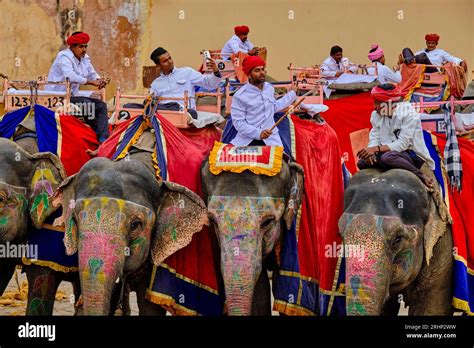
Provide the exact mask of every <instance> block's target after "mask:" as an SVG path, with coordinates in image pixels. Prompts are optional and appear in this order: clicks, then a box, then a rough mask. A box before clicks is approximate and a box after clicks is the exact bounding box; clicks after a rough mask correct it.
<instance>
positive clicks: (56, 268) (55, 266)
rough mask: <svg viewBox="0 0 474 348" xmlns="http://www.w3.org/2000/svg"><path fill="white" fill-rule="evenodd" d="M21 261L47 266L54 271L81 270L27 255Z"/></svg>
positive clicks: (27, 263)
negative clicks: (28, 257) (27, 256)
mask: <svg viewBox="0 0 474 348" xmlns="http://www.w3.org/2000/svg"><path fill="white" fill-rule="evenodd" d="M21 261H22V262H23V264H25V265H38V266H45V267H49V268H51V269H52V270H54V271H57V272H63V273H68V272H77V271H78V270H79V269H78V268H77V267H66V266H62V265H60V264H58V263H56V262H52V261H42V260H31V259H27V258H25V257H22V259H21Z"/></svg>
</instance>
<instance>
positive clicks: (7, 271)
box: [0, 259, 17, 296]
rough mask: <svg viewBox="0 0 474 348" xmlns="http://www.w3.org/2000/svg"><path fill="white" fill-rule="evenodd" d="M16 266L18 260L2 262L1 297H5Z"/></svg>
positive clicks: (0, 275) (0, 271)
mask: <svg viewBox="0 0 474 348" xmlns="http://www.w3.org/2000/svg"><path fill="white" fill-rule="evenodd" d="M16 264H17V262H16V260H12V259H5V260H4V261H2V262H0V296H1V295H3V292H4V291H5V289H6V288H7V286H8V283H10V280H11V279H12V276H13V273H14V272H15V267H16Z"/></svg>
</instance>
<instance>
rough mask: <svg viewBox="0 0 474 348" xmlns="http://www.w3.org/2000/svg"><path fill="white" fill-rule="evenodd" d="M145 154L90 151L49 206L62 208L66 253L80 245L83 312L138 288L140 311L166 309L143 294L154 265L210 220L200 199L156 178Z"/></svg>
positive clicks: (108, 305) (105, 310)
mask: <svg viewBox="0 0 474 348" xmlns="http://www.w3.org/2000/svg"><path fill="white" fill-rule="evenodd" d="M149 158H150V156H149V154H147V153H144V152H137V153H132V154H130V156H129V157H128V158H127V159H124V160H121V161H116V162H115V161H112V160H110V159H107V158H95V159H92V160H91V161H89V162H87V163H86V164H85V165H84V166H83V167H82V169H81V170H80V171H79V172H78V173H77V174H76V175H74V176H71V177H69V178H67V179H66V180H65V181H64V182H63V183H62V184H61V186H60V187H59V189H58V190H57V192H56V194H55V198H54V202H53V205H55V206H62V207H63V216H62V217H61V220H62V221H64V223H65V229H66V232H65V239H64V242H65V245H66V250H67V253H68V254H71V253H74V252H76V251H77V252H78V257H79V275H80V283H81V291H82V299H83V314H84V315H110V314H113V308H114V305H115V304H116V303H117V302H118V299H119V298H120V294H121V293H122V292H123V289H124V288H125V287H127V286H128V285H129V286H130V289H131V290H132V291H136V292H137V300H138V307H139V311H140V313H139V314H140V315H164V314H165V313H166V311H165V310H164V309H163V308H162V307H161V306H159V305H156V304H153V303H151V302H148V301H147V300H145V291H146V286H147V285H148V283H149V276H150V273H151V269H152V266H153V264H154V265H159V264H160V263H161V262H162V261H163V260H164V259H165V258H167V257H168V256H170V255H172V254H173V253H174V252H176V251H178V250H179V249H181V248H183V247H185V246H186V245H187V244H189V243H190V242H191V239H192V236H193V234H194V233H197V232H199V231H201V229H202V227H203V226H204V225H205V224H208V219H207V213H206V206H205V204H204V202H203V201H202V199H201V198H200V197H199V196H198V195H196V194H195V193H193V192H191V191H190V190H188V189H187V188H185V187H183V186H180V185H178V184H175V183H171V182H167V181H158V180H157V179H156V177H155V173H154V169H153V168H152V166H151V167H150V166H149V165H148V164H147V161H149V162H151V161H150V160H149Z"/></svg>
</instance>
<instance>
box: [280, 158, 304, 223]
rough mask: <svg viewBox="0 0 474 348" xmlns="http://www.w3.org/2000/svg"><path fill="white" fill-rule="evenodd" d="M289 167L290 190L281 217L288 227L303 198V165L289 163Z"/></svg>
mask: <svg viewBox="0 0 474 348" xmlns="http://www.w3.org/2000/svg"><path fill="white" fill-rule="evenodd" d="M289 167H290V191H289V194H288V199H287V202H286V209H285V212H284V214H283V219H284V220H285V223H286V228H287V229H290V228H291V224H292V223H293V220H294V218H295V216H296V214H297V213H298V210H299V208H300V206H301V201H302V200H303V191H304V175H303V167H302V166H300V165H299V164H297V163H294V162H291V163H289Z"/></svg>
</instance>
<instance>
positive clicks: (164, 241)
mask: <svg viewBox="0 0 474 348" xmlns="http://www.w3.org/2000/svg"><path fill="white" fill-rule="evenodd" d="M160 191H161V200H160V206H159V207H158V211H157V219H156V221H157V228H156V229H155V231H156V232H155V234H154V235H153V240H152V244H151V256H152V259H153V263H154V264H155V265H157V266H158V265H160V264H161V263H162V262H163V261H164V260H165V259H166V258H167V257H168V256H170V255H172V254H174V253H175V252H176V251H178V250H180V249H182V248H184V247H185V246H186V245H188V244H189V243H191V240H192V237H193V235H194V234H195V233H197V232H199V231H201V230H202V228H203V226H204V225H208V224H209V220H208V217H207V209H206V205H205V204H204V201H203V200H202V199H201V198H200V197H199V196H198V195H197V194H195V193H194V192H192V191H190V190H188V189H187V188H186V187H184V186H181V185H178V184H174V183H171V182H167V181H163V183H162V185H161V187H160Z"/></svg>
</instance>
